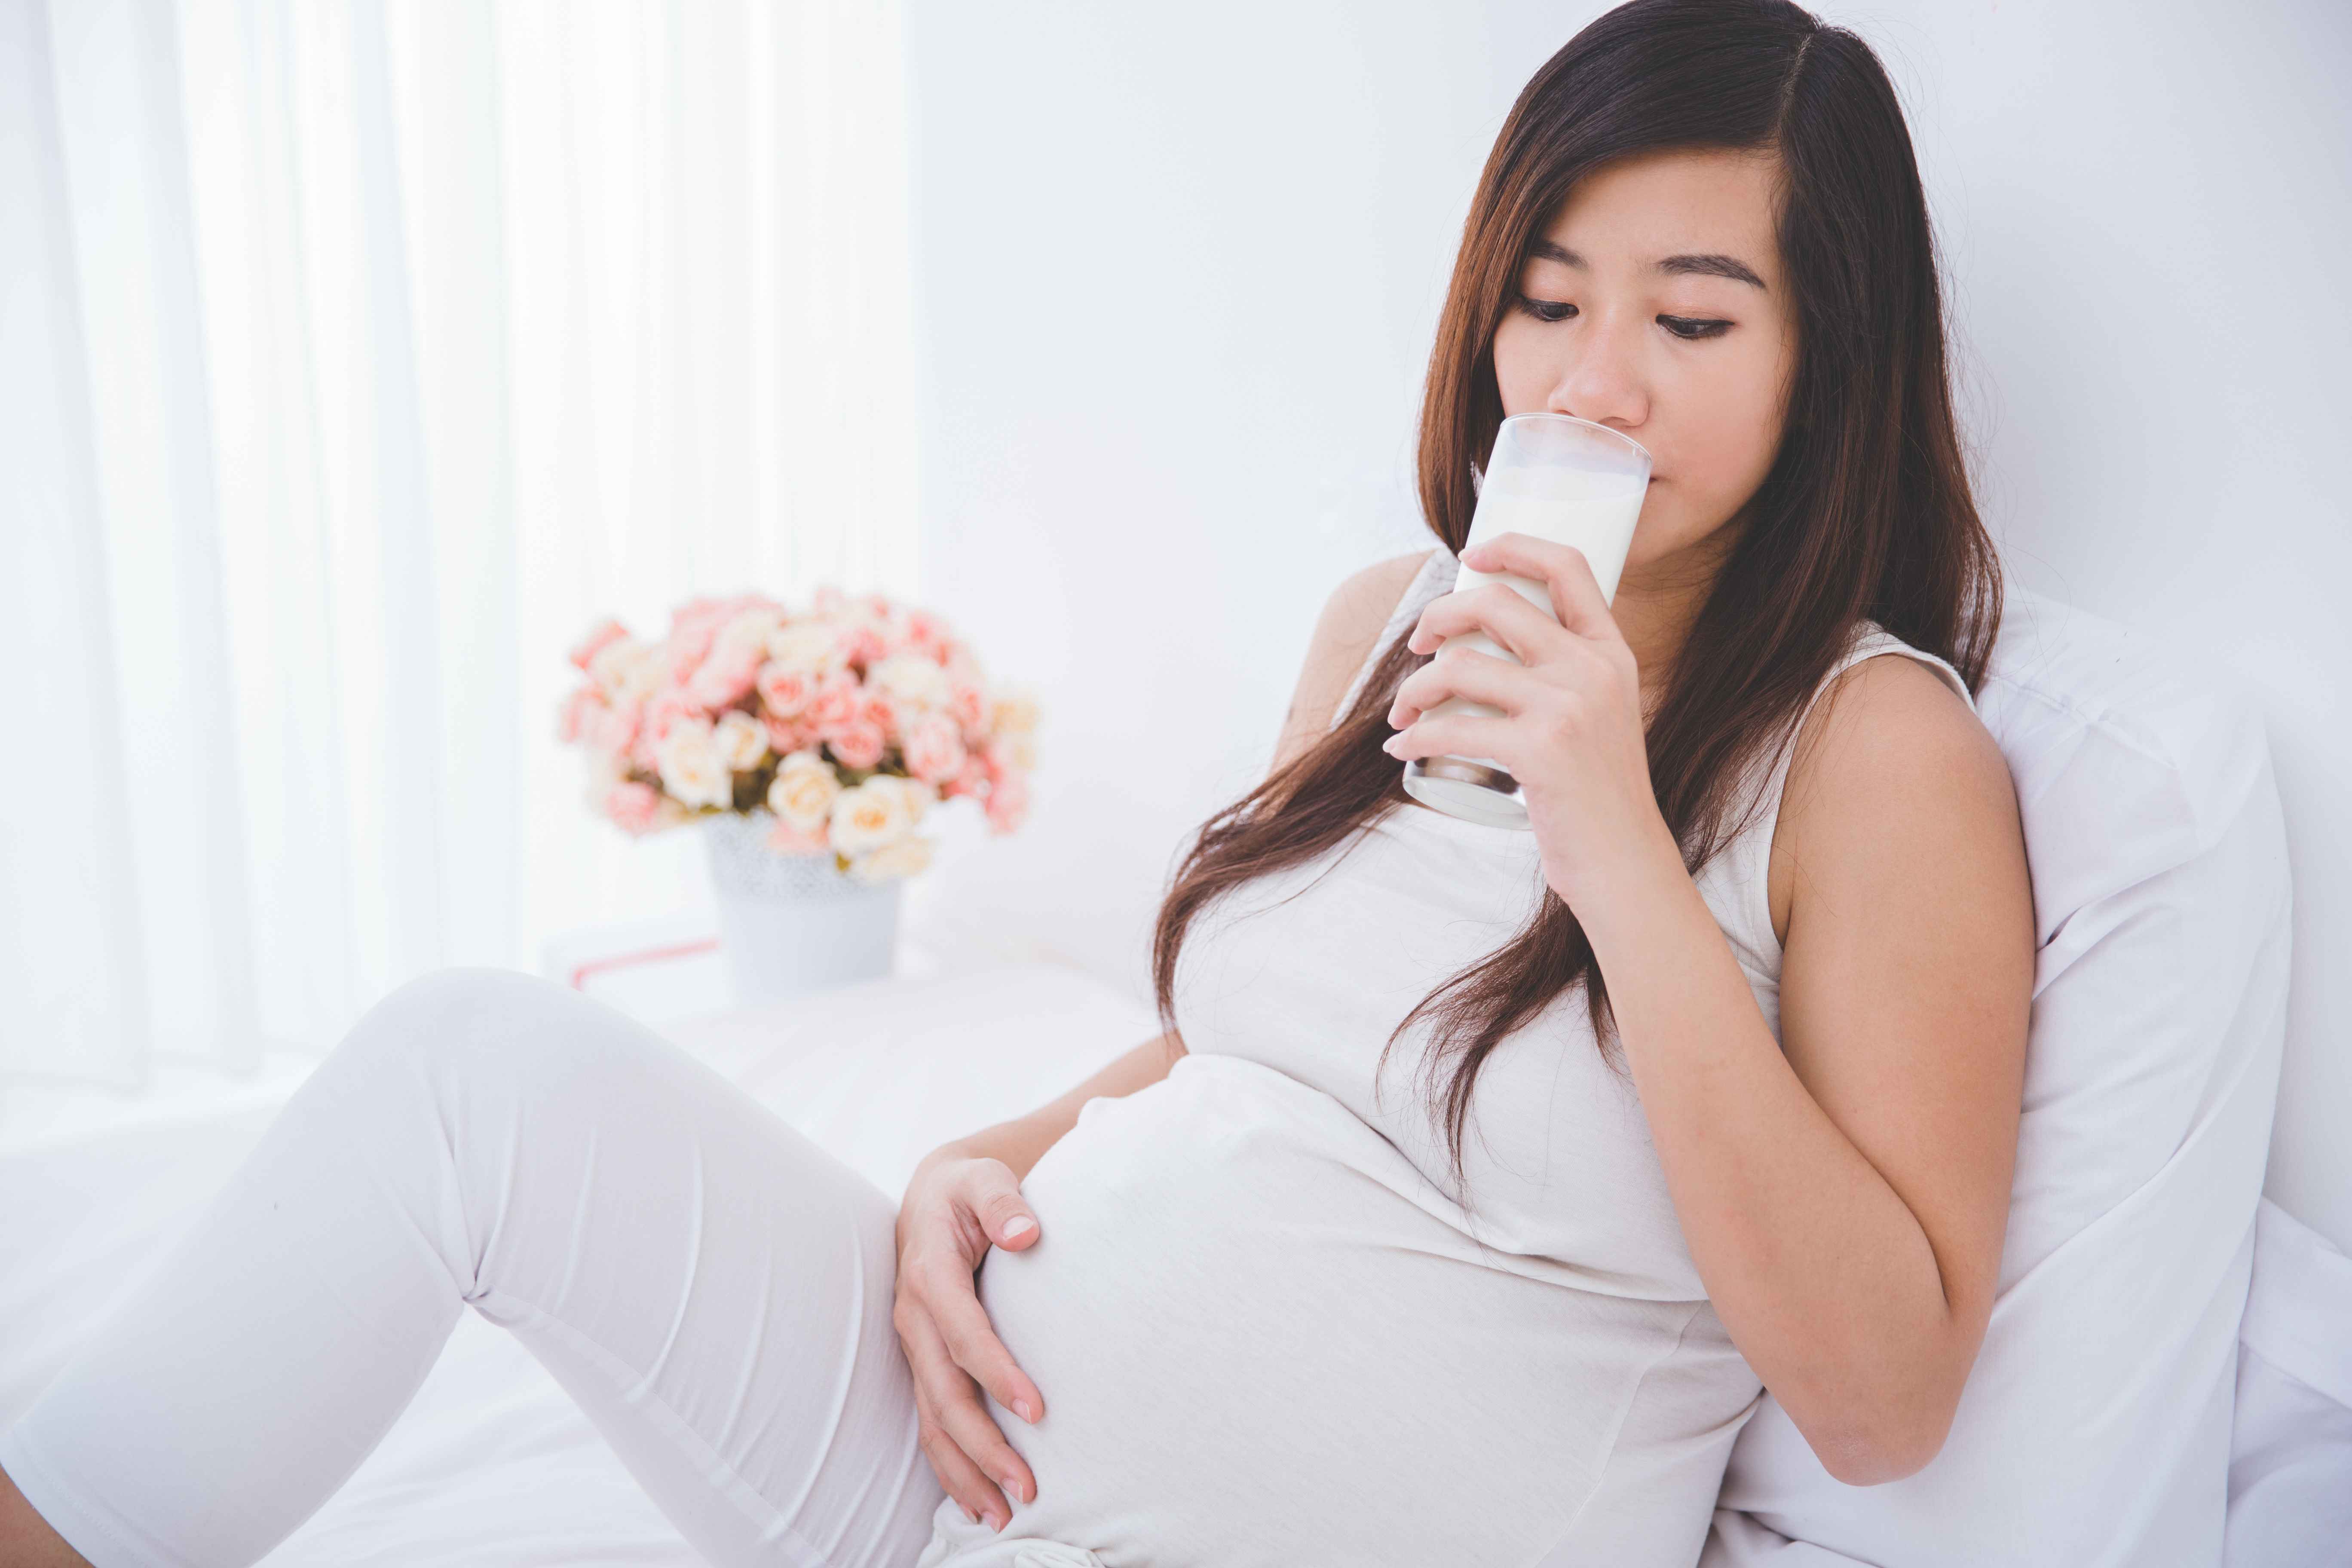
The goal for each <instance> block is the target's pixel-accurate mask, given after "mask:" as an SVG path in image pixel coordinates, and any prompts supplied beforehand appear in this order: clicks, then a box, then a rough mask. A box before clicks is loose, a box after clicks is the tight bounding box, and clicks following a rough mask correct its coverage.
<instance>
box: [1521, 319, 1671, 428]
mask: <svg viewBox="0 0 2352 1568" xmlns="http://www.w3.org/2000/svg"><path fill="white" fill-rule="evenodd" d="M1636 325H1637V324H1636V323H1626V324H1624V325H1623V326H1619V325H1616V324H1611V323H1601V322H1595V323H1594V329H1593V330H1591V331H1586V332H1584V333H1582V334H1581V335H1580V338H1579V340H1578V342H1577V344H1576V347H1575V350H1574V353H1573V357H1572V358H1570V361H1569V363H1567V364H1566V365H1564V366H1562V367H1561V371H1560V375H1559V380H1558V381H1556V382H1554V383H1553V384H1552V389H1551V396H1550V398H1549V400H1548V401H1547V402H1546V404H1545V407H1546V408H1548V409H1549V410H1550V411H1551V412H1552V413H1554V414H1567V415H1570V416H1574V417H1576V418H1578V419H1589V420H1591V421H1592V423H1594V424H1595V425H1608V426H1613V427H1615V428H1618V429H1622V430H1631V429H1633V428H1634V427H1636V426H1640V425H1641V424H1642V423H1643V421H1644V420H1646V419H1648V418H1649V416H1650V398H1649V393H1648V390H1647V388H1646V387H1645V386H1644V385H1643V380H1642V376H1641V373H1640V368H1639V366H1638V364H1637V363H1636V362H1635V358H1634V355H1635V352H1636V344H1635V342H1634V341H1633V331H1632V330H1630V329H1632V328H1633V327H1635V326H1636Z"/></svg>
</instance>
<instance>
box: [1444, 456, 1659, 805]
mask: <svg viewBox="0 0 2352 1568" xmlns="http://www.w3.org/2000/svg"><path fill="white" fill-rule="evenodd" d="M1649 486H1650V453H1649V450H1648V448H1646V447H1643V445H1642V444H1641V443H1640V442H1638V441H1636V440H1634V439H1633V437H1630V436H1623V435H1620V434H1619V433H1618V432H1616V431H1614V430H1612V429H1610V428H1609V427H1608V426H1605V425H1595V424H1593V423H1592V422H1591V420H1589V419H1577V418H1573V417H1571V416H1568V415H1565V414H1516V415H1513V416H1511V417H1510V418H1508V419H1506V420H1504V421H1503V424H1502V428H1501V429H1499V430H1498V431H1496V435H1495V449H1494V452H1493V454H1492V455H1491V456H1490V457H1489V458H1487V460H1486V475H1485V477H1484V479H1482V480H1481V481H1480V483H1479V487H1478V510H1476V511H1475V513H1473V514H1472V516H1471V519H1470V537H1469V538H1468V539H1466V540H1465V541H1464V542H1463V546H1462V548H1463V549H1464V550H1465V552H1466V551H1467V550H1468V549H1469V548H1470V547H1471V546H1472V545H1474V544H1477V543H1480V542H1483V541H1486V540H1488V539H1492V538H1493V537H1494V536H1495V535H1496V534H1498V533H1513V532H1517V533H1525V534H1529V535H1532V536H1533V537H1535V538H1537V539H1549V540H1554V541H1557V542H1559V543H1561V544H1573V545H1574V546H1576V548H1578V549H1579V550H1581V551H1582V552H1584V558H1585V560H1586V561H1588V562H1589V563H1591V566H1592V575H1593V577H1594V578H1595V579H1596V580H1597V581H1598V582H1599V583H1600V584H1601V597H1602V598H1603V599H1606V600H1609V601H1611V602H1612V603H1613V602H1614V601H1615V599H1616V597H1617V579H1618V577H1619V575H1620V574H1622V573H1623V572H1624V570H1625V552H1626V550H1627V549H1628V548H1629V547H1630V546H1631V545H1632V544H1633V525H1634V523H1635V522H1636V521H1638V520H1639V519H1640V517H1641V515H1642V500H1643V497H1644V496H1645V495H1646V494H1648V492H1649ZM1482 583H1508V584H1510V585H1511V586H1512V587H1513V588H1514V589H1516V590H1517V592H1518V594H1519V596H1520V597H1522V598H1524V599H1526V600H1527V601H1528V603H1529V604H1531V605H1534V606H1535V607H1536V608H1537V609H1538V610H1541V611H1542V612H1543V613H1544V614H1545V615H1547V616H1550V615H1551V614H1552V608H1551V589H1550V587H1549V586H1548V585H1547V584H1544V583H1543V582H1542V581H1541V580H1539V579H1537V578H1533V577H1522V576H1519V575H1518V574H1516V573H1511V572H1475V571H1473V570H1471V569H1470V568H1469V567H1467V566H1465V567H1463V568H1462V569H1461V574H1460V575H1459V576H1458V577H1456V578H1455V580H1454V592H1455V593H1457V594H1458V593H1461V592H1463V591H1465V589H1470V588H1475V587H1476V586H1478V585H1479V584H1482ZM1553 618H1554V619H1558V617H1557V616H1554V617H1553ZM1456 642H1459V643H1464V644H1466V645H1467V646H1469V647H1474V648H1476V649H1477V650H1478V651H1479V652H1481V653H1486V654H1492V655H1494V656H1495V657H1496V658H1507V659H1510V660H1511V662H1512V663H1514V664H1517V662H1518V660H1517V658H1513V656H1512V654H1511V650H1510V649H1508V648H1507V647H1503V646H1502V645H1501V644H1499V643H1497V642H1496V641H1495V639H1494V638H1492V637H1488V636H1487V635H1486V633H1484V632H1476V631H1472V632H1463V633H1460V634H1459V635H1457V636H1454V637H1447V638H1446V639H1445V642H1444V643H1442V644H1440V645H1439V647H1440V648H1441V649H1443V648H1444V647H1445V646H1446V644H1451V643H1456ZM1429 711H1430V713H1431V714H1439V713H1472V714H1478V715H1483V716H1484V717H1486V718H1490V719H1499V718H1501V717H1502V716H1503V710H1501V709H1499V708H1496V707H1495V706H1494V705H1493V704H1492V703H1486V702H1473V701H1471V700H1469V699H1468V698H1466V697H1449V698H1447V699H1446V700H1444V701H1443V702H1440V703H1439V704H1438V705H1437V706H1436V707H1434V708H1432V709H1431V710H1429ZM1404 792H1405V794H1407V795H1411V796H1412V798H1413V799H1415V800H1417V801H1420V802H1421V803H1422V804H1423V805H1433V806H1435V807H1436V808H1437V809H1438V810H1440V811H1443V812H1445V813H1448V814H1449V815H1451V816H1459V817H1463V818H1465V819H1467V820H1469V821H1471V822H1483V823H1486V825H1488V826H1494V827H1521V828H1523V827H1525V826H1528V807H1527V801H1526V797H1525V796H1524V795H1523V794H1522V793H1521V791H1520V788H1519V781H1518V780H1517V779H1515V778H1513V777H1512V776H1511V775H1510V773H1508V772H1507V770H1505V768H1504V767H1503V766H1502V764H1501V763H1496V762H1495V761H1494V760H1492V759H1491V758H1486V757H1415V758H1413V759H1412V760H1411V761H1410V762H1408V763H1405V765H1404Z"/></svg>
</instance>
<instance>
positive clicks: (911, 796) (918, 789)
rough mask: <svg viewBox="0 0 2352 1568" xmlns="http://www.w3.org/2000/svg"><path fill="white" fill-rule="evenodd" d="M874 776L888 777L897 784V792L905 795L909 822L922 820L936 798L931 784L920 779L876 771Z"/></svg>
mask: <svg viewBox="0 0 2352 1568" xmlns="http://www.w3.org/2000/svg"><path fill="white" fill-rule="evenodd" d="M874 777H875V778H883V779H888V780H889V781H890V782H891V783H892V784H897V785H898V793H899V794H900V795H905V796H906V797H907V821H908V823H909V824H913V823H918V822H920V821H922V820H923V813H924V812H926V811H928V810H929V809H930V805H931V802H932V801H933V800H935V799H937V798H938V795H937V794H936V793H935V792H934V791H933V790H932V788H931V786H930V785H929V784H925V783H924V782H923V781H922V780H920V779H910V778H908V777H905V776H904V775H902V774H899V773H877V774H875V775H874ZM866 782H867V783H868V784H871V783H873V782H874V781H873V779H868V780H867V781H866Z"/></svg>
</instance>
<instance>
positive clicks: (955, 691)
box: [948, 680, 988, 740]
mask: <svg viewBox="0 0 2352 1568" xmlns="http://www.w3.org/2000/svg"><path fill="white" fill-rule="evenodd" d="M948 713H949V715H950V717H951V718H953V719H954V720H955V721H956V722H957V723H958V724H961V725H962V726H963V731H964V733H965V734H967V735H969V736H971V738H972V739H974V740H978V739H979V738H980V737H981V736H982V735H983V734H985V733H986V732H987V730H988V693H987V692H985V691H982V689H980V688H979V687H978V686H976V685H974V684H973V683H972V682H971V681H969V680H951V681H950V682H949V683H948Z"/></svg>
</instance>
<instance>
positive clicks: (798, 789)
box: [768, 751, 841, 833]
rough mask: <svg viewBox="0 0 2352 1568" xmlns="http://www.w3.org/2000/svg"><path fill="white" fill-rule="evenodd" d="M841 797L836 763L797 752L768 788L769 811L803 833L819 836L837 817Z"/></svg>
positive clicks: (779, 769)
mask: <svg viewBox="0 0 2352 1568" xmlns="http://www.w3.org/2000/svg"><path fill="white" fill-rule="evenodd" d="M840 794H841V780H840V779H839V778H837V777H836V776H835V773H834V771H833V764H832V763H828V762H826V761H825V760H824V758H822V757H820V756H818V755H817V754H816V753H815V752H807V751H802V752H793V754H792V755H791V756H788V757H786V758H785V759H784V761H783V765H782V766H781V767H779V768H778V769H777V770H776V778H775V782H774V783H773V784H770V785H769V786H768V809H769V810H770V811H772V812H774V813H775V814H776V815H777V816H781V817H782V818H783V819H784V820H785V821H786V822H789V823H791V824H792V825H793V828H794V830H796V831H798V832H801V833H815V832H817V831H819V830H820V829H822V828H823V827H824V825H825V823H826V822H827V821H828V820H830V818H831V817H832V816H833V803H834V800H835V797H836V796H838V795H840Z"/></svg>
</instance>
